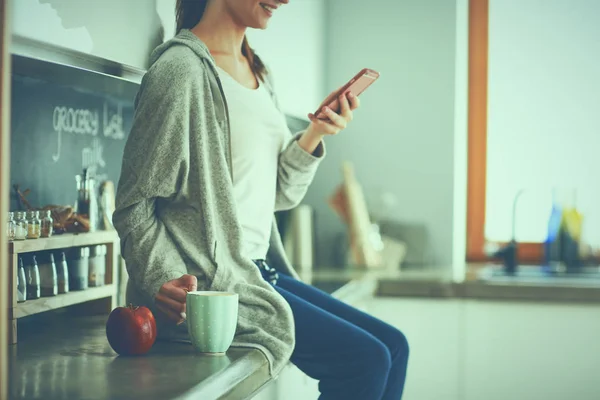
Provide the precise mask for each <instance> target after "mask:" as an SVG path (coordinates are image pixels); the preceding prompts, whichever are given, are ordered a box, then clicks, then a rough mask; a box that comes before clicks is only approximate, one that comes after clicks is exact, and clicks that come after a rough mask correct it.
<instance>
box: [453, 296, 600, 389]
mask: <svg viewBox="0 0 600 400" xmlns="http://www.w3.org/2000/svg"><path fill="white" fill-rule="evenodd" d="M465 322H466V324H465V329H464V345H463V349H464V352H463V356H462V357H461V358H462V359H463V361H464V369H465V373H464V378H465V381H464V385H465V400H481V399H486V400H506V399H515V400H564V399H573V400H575V399H577V400H597V399H600V384H599V383H598V374H599V373H600V306H598V305H581V304H577V305H574V304H573V305H568V304H564V305H563V304H535V303H522V302H514V303H510V302H502V303H499V302H478V301H468V302H465Z"/></svg>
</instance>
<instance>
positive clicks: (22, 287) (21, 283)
mask: <svg viewBox="0 0 600 400" xmlns="http://www.w3.org/2000/svg"><path fill="white" fill-rule="evenodd" d="M25 300H27V277H26V276H25V267H24V266H23V258H22V257H19V267H18V271H17V303H22V302H24V301H25Z"/></svg>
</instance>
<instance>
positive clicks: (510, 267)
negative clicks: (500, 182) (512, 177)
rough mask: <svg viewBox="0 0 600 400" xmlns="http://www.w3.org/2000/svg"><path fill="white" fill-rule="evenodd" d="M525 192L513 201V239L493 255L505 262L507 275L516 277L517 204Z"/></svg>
mask: <svg viewBox="0 0 600 400" xmlns="http://www.w3.org/2000/svg"><path fill="white" fill-rule="evenodd" d="M524 191H525V190H524V189H521V190H519V191H518V192H517V194H516V195H515V198H514V199H513V208H512V239H511V240H510V241H509V242H508V243H507V244H506V245H505V246H504V247H502V248H501V249H499V250H498V251H496V252H495V253H494V254H493V255H492V257H493V258H500V259H501V260H502V261H503V265H504V272H505V273H506V275H515V274H516V273H517V267H518V250H519V246H518V243H517V238H516V237H517V235H516V225H517V223H516V222H517V203H518V202H519V198H520V197H521V195H522V194H523V192H524Z"/></svg>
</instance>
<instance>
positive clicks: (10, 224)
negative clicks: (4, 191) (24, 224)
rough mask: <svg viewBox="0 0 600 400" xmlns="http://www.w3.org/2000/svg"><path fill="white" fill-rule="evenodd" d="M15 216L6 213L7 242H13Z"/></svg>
mask: <svg viewBox="0 0 600 400" xmlns="http://www.w3.org/2000/svg"><path fill="white" fill-rule="evenodd" d="M15 228H16V225H15V215H14V213H12V212H9V213H8V222H7V225H6V236H8V240H15Z"/></svg>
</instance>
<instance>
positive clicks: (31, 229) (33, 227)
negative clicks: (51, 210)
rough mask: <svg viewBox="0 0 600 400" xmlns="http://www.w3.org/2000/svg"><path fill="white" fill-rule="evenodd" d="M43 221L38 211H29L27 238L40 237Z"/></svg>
mask: <svg viewBox="0 0 600 400" xmlns="http://www.w3.org/2000/svg"><path fill="white" fill-rule="evenodd" d="M41 228H42V221H40V213H39V212H38V211H29V212H27V239H37V238H39V237H40V234H41Z"/></svg>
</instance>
